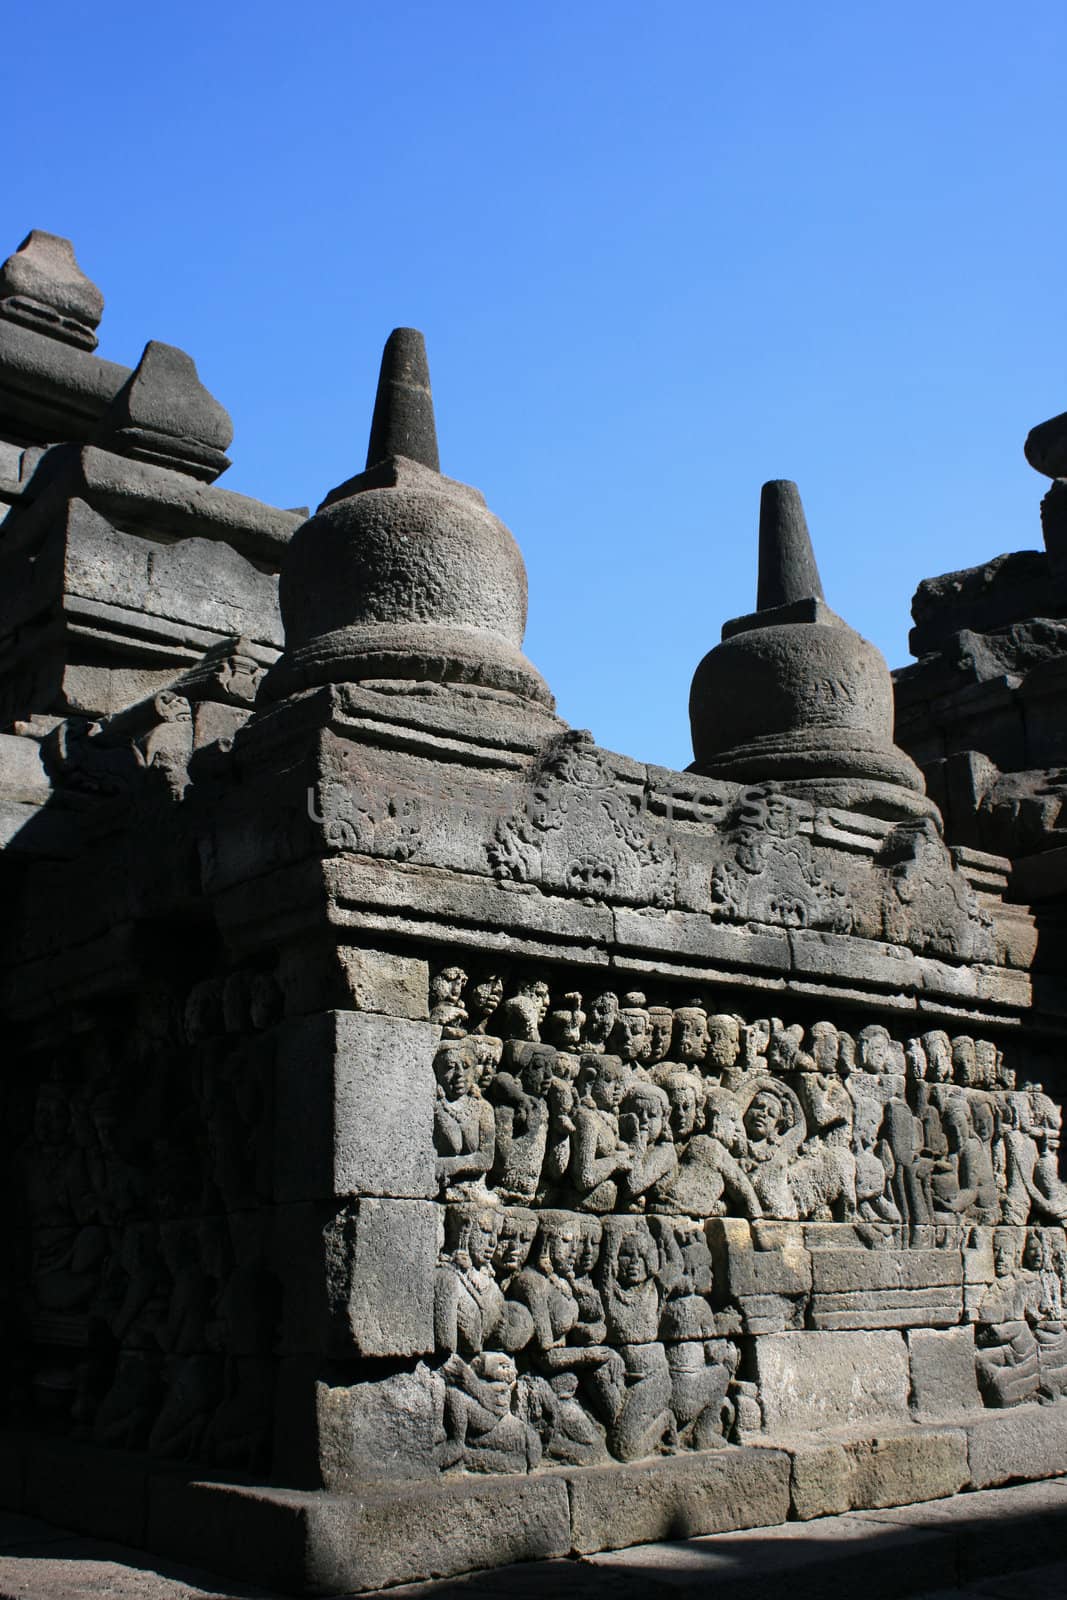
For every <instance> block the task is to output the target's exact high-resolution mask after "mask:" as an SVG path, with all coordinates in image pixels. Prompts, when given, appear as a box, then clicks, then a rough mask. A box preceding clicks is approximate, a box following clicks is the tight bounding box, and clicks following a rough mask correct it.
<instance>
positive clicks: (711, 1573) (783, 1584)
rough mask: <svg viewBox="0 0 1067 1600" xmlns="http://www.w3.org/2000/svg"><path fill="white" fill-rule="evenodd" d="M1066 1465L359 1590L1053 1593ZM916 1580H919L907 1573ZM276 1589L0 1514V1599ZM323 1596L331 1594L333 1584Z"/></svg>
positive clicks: (1033, 1599)
mask: <svg viewBox="0 0 1067 1600" xmlns="http://www.w3.org/2000/svg"><path fill="white" fill-rule="evenodd" d="M1065 1548H1067V1478H1061V1479H1057V1480H1054V1481H1052V1482H1044V1483H1027V1484H1019V1485H1016V1486H1014V1487H1010V1488H1004V1489H990V1490H983V1491H981V1492H979V1493H974V1494H964V1495H956V1496H954V1497H952V1498H951V1499H948V1500H941V1501H927V1502H925V1503H923V1504H919V1505H913V1506H903V1507H899V1508H893V1509H887V1510H877V1511H859V1512H848V1513H845V1514H843V1515H841V1516H836V1517H822V1518H818V1519H816V1520H814V1521H810V1522H789V1523H784V1524H780V1525H779V1526H777V1527H773V1528H767V1529H760V1530H745V1531H739V1532H733V1533H723V1534H712V1535H708V1536H706V1537H703V1538H698V1539H688V1540H678V1541H667V1542H663V1543H659V1544H650V1545H640V1546H635V1547H632V1548H630V1549H627V1550H618V1551H611V1552H605V1553H603V1554H600V1555H594V1556H588V1557H583V1558H579V1559H573V1558H563V1559H559V1560H553V1561H538V1562H529V1563H525V1564H522V1565H519V1566H510V1567H501V1568H498V1569H496V1570H495V1571H492V1572H481V1573H471V1574H469V1575H468V1576H466V1577H463V1578H454V1579H450V1580H447V1581H444V1582H431V1583H419V1584H407V1585H403V1586H401V1587H396V1588H390V1589H387V1590H379V1591H378V1592H377V1594H376V1595H374V1596H371V1595H364V1596H363V1597H362V1600H555V1597H557V1596H559V1597H565V1600H679V1597H681V1596H691V1597H693V1600H696V1597H698V1596H699V1597H701V1600H703V1597H707V1596H713V1597H714V1600H782V1596H783V1594H787V1595H788V1600H825V1597H826V1596H827V1595H834V1594H836V1595H838V1596H840V1597H841V1600H851V1597H853V1596H862V1600H903V1597H910V1600H1065V1597H1067V1561H1064V1560H1063V1559H1062V1552H1063V1550H1064V1549H1065ZM920 1584H921V1585H922V1587H921V1588H919V1587H918V1586H919V1585H920ZM95 1597H100V1600H278V1596H277V1595H276V1593H273V1592H271V1591H268V1590H265V1589H259V1588H251V1587H248V1586H245V1585H241V1584H237V1583H233V1582H231V1581H230V1580H228V1579H219V1578H217V1577H214V1576H212V1575H211V1574H209V1573H205V1572H202V1571H199V1570H197V1569H195V1568H191V1567H185V1566H182V1565H180V1564H178V1563H174V1562H167V1561H162V1560H159V1559H157V1558H155V1557H152V1556H150V1555H147V1554H144V1553H143V1552H140V1551H136V1550H132V1549H129V1548H127V1547H125V1546H122V1545H117V1544H109V1543H105V1542H104V1541H101V1540H92V1539H86V1538H83V1537H81V1536H79V1535H77V1534H73V1533H71V1532H69V1531H67V1530H65V1529H63V1528H60V1527H56V1526H54V1525H52V1524H49V1523H45V1522H41V1521H39V1520H38V1519H37V1518H34V1517H24V1516H19V1515H15V1514H0V1600H95ZM330 1600H345V1597H344V1596H341V1595H335V1596H332V1597H330Z"/></svg>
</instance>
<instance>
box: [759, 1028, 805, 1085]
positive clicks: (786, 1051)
mask: <svg viewBox="0 0 1067 1600" xmlns="http://www.w3.org/2000/svg"><path fill="white" fill-rule="evenodd" d="M767 1065H768V1067H770V1069H771V1071H772V1072H779V1073H783V1074H785V1073H787V1072H798V1071H799V1070H800V1069H801V1067H802V1066H803V1065H804V1058H803V1056H802V1055H801V1050H800V1041H799V1039H798V1038H797V1035H796V1032H795V1031H794V1030H793V1029H792V1028H776V1029H775V1030H774V1032H773V1033H772V1034H771V1037H770V1041H769V1043H768V1045H767Z"/></svg>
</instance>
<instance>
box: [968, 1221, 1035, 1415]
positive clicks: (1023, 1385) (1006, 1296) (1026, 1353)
mask: <svg viewBox="0 0 1067 1600" xmlns="http://www.w3.org/2000/svg"><path fill="white" fill-rule="evenodd" d="M1016 1251H1017V1243H1016V1233H1015V1230H1014V1229H1011V1228H998V1229H997V1230H996V1232H995V1233H994V1235H993V1266H994V1270H995V1272H996V1281H995V1282H994V1283H992V1284H991V1285H990V1287H989V1288H988V1290H987V1291H986V1293H985V1295H984V1296H983V1298H982V1300H981V1302H980V1303H979V1306H978V1326H977V1328H976V1330H975V1340H976V1345H977V1360H978V1368H977V1370H978V1387H979V1389H980V1390H981V1392H982V1398H983V1399H984V1401H985V1403H986V1405H987V1406H1014V1405H1020V1404H1021V1403H1022V1402H1023V1401H1024V1400H1031V1399H1034V1398H1035V1397H1036V1395H1037V1391H1038V1387H1039V1384H1040V1361H1039V1356H1038V1344H1037V1340H1036V1338H1035V1337H1034V1332H1033V1327H1032V1324H1033V1323H1035V1322H1037V1321H1039V1320H1040V1314H1041V1298H1042V1290H1041V1277H1040V1273H1039V1272H1037V1271H1035V1270H1034V1269H1033V1267H1032V1266H1028V1265H1027V1264H1026V1262H1027V1260H1028V1259H1029V1260H1031V1261H1032V1260H1033V1254H1032V1247H1031V1245H1030V1241H1029V1240H1028V1241H1027V1247H1026V1251H1025V1252H1024V1257H1023V1263H1022V1264H1021V1265H1020V1263H1019V1261H1018V1259H1017V1255H1016Z"/></svg>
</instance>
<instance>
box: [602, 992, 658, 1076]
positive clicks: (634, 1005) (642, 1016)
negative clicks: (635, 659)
mask: <svg viewBox="0 0 1067 1600" xmlns="http://www.w3.org/2000/svg"><path fill="white" fill-rule="evenodd" d="M648 1037H649V1016H648V1009H647V1007H646V1005H645V997H644V995H643V994H639V993H637V991H636V990H635V991H634V992H632V993H631V994H625V995H623V997H622V1005H621V1006H620V1007H619V1013H618V1016H617V1017H616V1018H615V1026H614V1028H613V1029H612V1031H611V1038H610V1039H609V1041H608V1043H609V1044H610V1046H611V1049H612V1050H613V1051H614V1052H615V1054H616V1055H617V1056H619V1057H620V1059H621V1060H623V1061H629V1062H632V1061H641V1060H643V1059H644V1055H645V1051H646V1049H647V1046H648Z"/></svg>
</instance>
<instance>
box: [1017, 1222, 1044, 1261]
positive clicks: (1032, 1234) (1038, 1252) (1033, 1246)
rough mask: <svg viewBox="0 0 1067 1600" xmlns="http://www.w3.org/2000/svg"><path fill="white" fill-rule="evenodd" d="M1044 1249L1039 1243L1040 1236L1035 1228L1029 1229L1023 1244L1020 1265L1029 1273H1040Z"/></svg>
mask: <svg viewBox="0 0 1067 1600" xmlns="http://www.w3.org/2000/svg"><path fill="white" fill-rule="evenodd" d="M1044 1255H1045V1252H1044V1249H1043V1247H1042V1243H1041V1234H1040V1233H1039V1232H1038V1230H1037V1229H1036V1228H1030V1229H1029V1230H1028V1232H1027V1235H1026V1240H1025V1243H1024V1244H1023V1256H1022V1264H1023V1266H1024V1267H1025V1268H1026V1269H1027V1271H1029V1272H1040V1271H1041V1268H1042V1266H1043V1265H1044Z"/></svg>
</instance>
